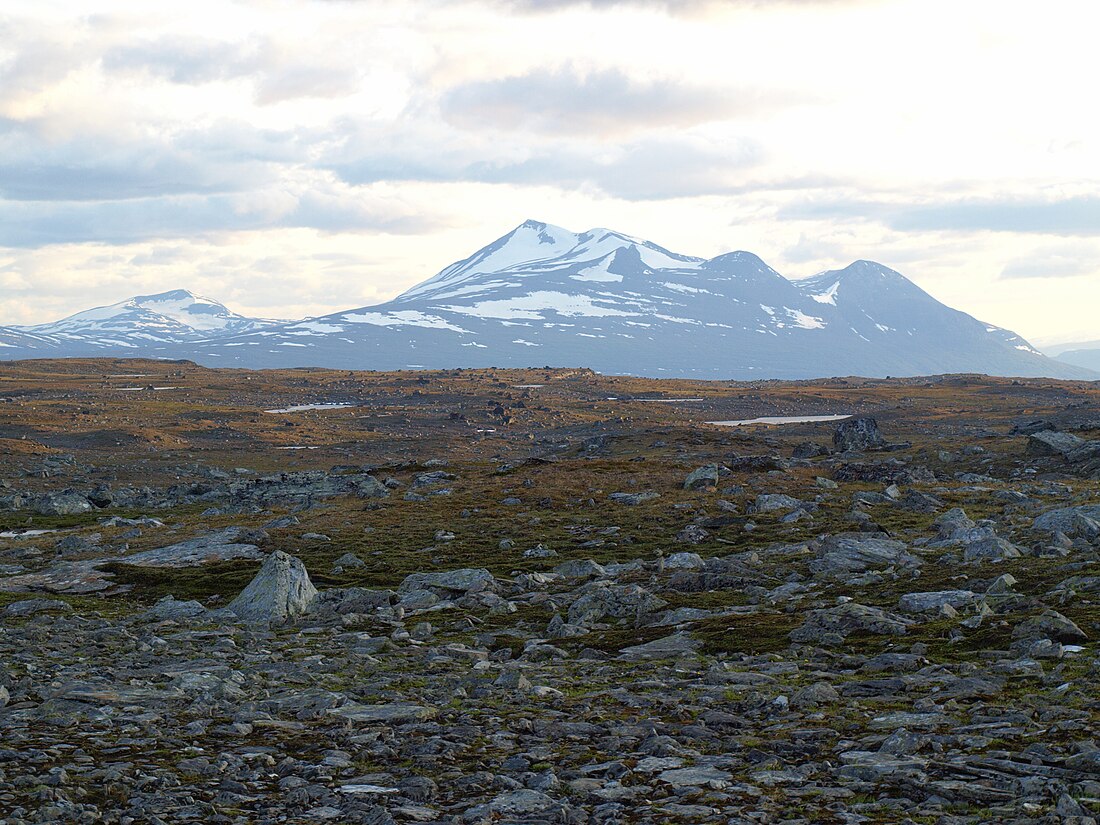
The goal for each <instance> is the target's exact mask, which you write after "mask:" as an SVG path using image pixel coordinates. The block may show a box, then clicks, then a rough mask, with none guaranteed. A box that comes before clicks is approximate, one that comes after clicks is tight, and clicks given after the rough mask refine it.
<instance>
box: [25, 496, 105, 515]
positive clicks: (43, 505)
mask: <svg viewBox="0 0 1100 825" xmlns="http://www.w3.org/2000/svg"><path fill="white" fill-rule="evenodd" d="M92 509H93V505H92V503H91V502H90V501H88V499H87V497H86V496H82V495H80V493H76V492H74V491H72V490H65V491H63V492H60V493H47V494H46V495H44V496H42V497H41V498H40V499H39V500H38V502H37V504H36V505H35V510H36V511H37V512H38V513H40V514H41V515H43V516H76V515H79V514H81V513H87V512H89V511H90V510H92Z"/></svg>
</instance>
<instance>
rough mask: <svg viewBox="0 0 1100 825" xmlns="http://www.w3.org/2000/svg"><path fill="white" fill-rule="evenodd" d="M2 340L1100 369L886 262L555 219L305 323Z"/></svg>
mask: <svg viewBox="0 0 1100 825" xmlns="http://www.w3.org/2000/svg"><path fill="white" fill-rule="evenodd" d="M0 353H2V354H0V357H3V358H10V359H21V358H43V357H73V356H92V355H110V356H119V355H127V356H146V357H154V358H187V359H191V360H193V361H196V362H198V363H201V364H207V365H210V366H240V367H248V368H263V367H298V366H323V367H332V368H341V369H375V370H393V369H410V368H411V369H418V368H455V367H488V366H499V367H508V366H532V365H539V366H542V365H548V366H584V367H591V368H592V369H595V370H597V371H599V372H604V373H623V374H639V375H648V376H657V377H683V378H731V379H753V378H786V379H794V378H816V377H824V376H836V375H862V376H868V377H874V376H886V375H894V376H905V375H928V374H938V373H951V372H978V373H987V374H990V375H1008V376H1047V377H1059V378H1081V379H1092V378H1097V377H1100V376H1098V375H1097V373H1094V372H1092V371H1091V370H1090V369H1088V368H1087V366H1088V365H1087V364H1079V363H1071V362H1068V361H1063V360H1055V359H1051V358H1047V357H1046V356H1044V355H1043V354H1042V353H1040V352H1039V351H1038V350H1037V349H1036V348H1035V347H1033V346H1031V344H1029V343H1028V342H1027V341H1025V340H1024V339H1023V338H1021V337H1020V336H1018V335H1016V334H1015V333H1013V332H1010V331H1009V330H1005V329H1002V328H1000V327H996V326H993V325H990V324H986V323H983V322H981V321H978V320H976V319H975V318H973V317H971V316H970V315H967V314H966V313H964V312H960V311H958V310H954V309H951V308H949V307H947V306H945V305H943V304H942V303H940V302H939V301H937V300H936V299H935V298H933V297H932V296H930V295H929V294H928V293H926V292H924V291H923V290H921V289H920V288H919V287H917V286H916V285H915V284H914V283H912V282H911V281H909V280H908V279H906V278H905V277H904V276H902V275H901V274H899V273H898V272H895V271H894V270H892V269H889V268H887V267H885V266H883V265H881V264H877V263H874V262H871V261H856V262H855V263H853V264H850V265H849V266H847V267H845V268H844V269H839V270H831V271H828V272H822V273H820V274H818V275H815V276H813V277H811V278H806V279H803V280H788V279H786V278H784V277H783V276H781V275H780V274H779V273H778V272H776V271H775V270H774V269H772V268H771V267H769V266H768V265H767V264H765V263H764V262H763V261H762V260H761V259H760V258H758V257H757V256H756V255H753V254H752V253H750V252H730V253H727V254H724V255H719V256H717V257H714V258H709V259H707V258H699V257H694V256H690V255H682V254H679V253H676V252H671V251H669V250H667V249H664V248H663V247H660V246H658V245H656V244H654V243H652V242H650V241H645V240H641V239H639V238H634V237H631V236H629V235H624V234H622V233H619V232H614V231H611V230H608V229H591V230H589V231H587V232H581V233H574V232H570V231H568V230H565V229H562V228H560V227H556V226H552V225H549V224H545V223H541V222H538V221H526V222H525V223H523V224H521V225H520V226H518V227H517V228H516V229H514V230H512V231H511V232H509V233H508V234H506V235H504V236H503V237H501V238H499V239H497V240H496V241H494V242H493V243H491V244H489V245H488V246H486V247H484V248H483V249H481V250H479V251H477V252H476V253H474V254H473V255H471V256H470V257H468V258H466V259H464V260H461V261H458V262H456V263H454V264H451V265H450V266H448V267H447V268H445V269H444V270H442V271H441V272H439V273H438V274H437V275H435V276H434V277H432V278H429V279H428V280H426V281H424V282H422V283H421V284H419V285H417V286H415V287H413V288H412V289H410V290H408V291H407V292H405V293H403V294H402V295H399V296H398V297H396V298H394V299H393V300H391V301H388V302H386V303H383V304H378V305H374V306H369V307H362V308H357V309H349V310H344V311H341V312H337V313H333V314H331V315H325V316H322V317H317V318H309V319H305V320H301V321H289V322H288V321H274V320H270V319H260V318H248V317H245V316H242V315H239V314H237V313H234V312H232V311H231V310H229V309H227V308H226V307H225V306H224V305H222V304H220V303H219V302H217V301H214V300H211V299H208V298H202V297H200V296H197V295H194V294H193V293H190V292H187V291H186V290H176V291H173V292H166V293H162V294H159V295H145V296H138V297H135V298H132V299H130V300H128V301H123V302H121V303H118V304H113V305H111V306H108V307H100V308H96V309H91V310H87V311H85V312H81V313H78V314H76V315H73V316H70V317H68V318H65V319H63V320H61V321H57V322H54V323H50V324H42V325H38V326H32V327H0ZM1096 366H1097V367H1100V364H1097V365H1096Z"/></svg>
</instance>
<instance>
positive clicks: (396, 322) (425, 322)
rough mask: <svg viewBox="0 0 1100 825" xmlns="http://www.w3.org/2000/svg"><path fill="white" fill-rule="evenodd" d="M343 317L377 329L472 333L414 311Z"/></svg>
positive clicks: (437, 317) (403, 310)
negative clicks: (410, 328) (402, 328)
mask: <svg viewBox="0 0 1100 825" xmlns="http://www.w3.org/2000/svg"><path fill="white" fill-rule="evenodd" d="M343 317H344V320H345V321H347V322H349V323H352V324H374V325H375V326H377V327H402V326H404V327H427V328H428V329H446V330H450V331H451V332H462V333H469V332H470V330H468V329H463V328H462V327H458V326H455V325H454V324H452V323H450V322H449V321H447V320H445V319H443V318H440V317H439V316H438V315H428V314H425V313H423V312H419V311H417V310H412V309H401V310H393V311H390V312H349V313H347V314H346V315H344V316H343Z"/></svg>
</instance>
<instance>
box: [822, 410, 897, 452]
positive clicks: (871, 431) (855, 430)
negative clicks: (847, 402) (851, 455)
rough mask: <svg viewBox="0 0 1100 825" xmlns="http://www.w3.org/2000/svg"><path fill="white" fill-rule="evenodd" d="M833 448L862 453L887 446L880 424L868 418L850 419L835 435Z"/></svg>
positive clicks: (841, 425) (842, 424) (837, 429)
mask: <svg viewBox="0 0 1100 825" xmlns="http://www.w3.org/2000/svg"><path fill="white" fill-rule="evenodd" d="M833 446H834V447H835V448H836V449H837V450H838V451H840V452H842V453H844V452H862V451H863V450H876V449H881V448H882V447H885V446H886V439H885V438H883V437H882V433H881V432H880V431H879V428H878V422H877V421H876V420H875V419H873V418H870V417H868V416H864V417H860V418H849V419H848V420H847V421H844V422H842V423H841V424H840V426H839V427H837V428H836V431H835V432H834V433H833Z"/></svg>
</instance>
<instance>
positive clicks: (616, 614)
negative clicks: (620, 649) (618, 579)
mask: <svg viewBox="0 0 1100 825" xmlns="http://www.w3.org/2000/svg"><path fill="white" fill-rule="evenodd" d="M580 593H581V596H580V598H578V599H577V600H576V601H575V602H573V604H572V605H570V607H569V623H570V624H574V625H580V626H582V627H584V626H587V625H592V624H595V623H596V622H599V621H601V620H602V619H605V618H613V619H634V620H635V622H637V623H643V622H644V621H645V619H646V618H648V617H649V616H651V615H652V614H654V613H656V612H657V611H659V610H661V609H662V608H665V607H667V606H668V602H666V601H665V600H664V599H661V598H658V597H657V596H655V595H653V594H652V593H650V592H649V591H648V590H646V589H645V588H644V587H640V586H639V585H636V584H615V585H605V584H603V583H597V584H591V585H586V586H585V587H582V588H581V589H580Z"/></svg>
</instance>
